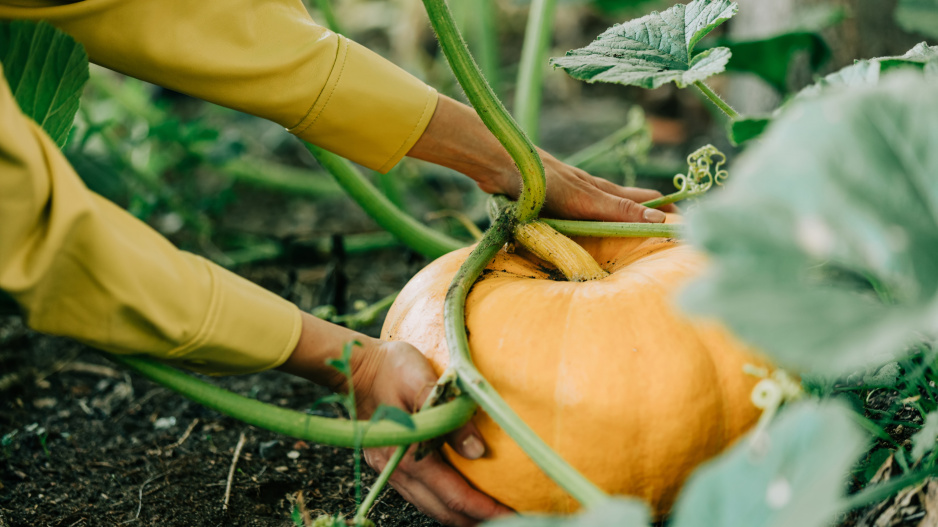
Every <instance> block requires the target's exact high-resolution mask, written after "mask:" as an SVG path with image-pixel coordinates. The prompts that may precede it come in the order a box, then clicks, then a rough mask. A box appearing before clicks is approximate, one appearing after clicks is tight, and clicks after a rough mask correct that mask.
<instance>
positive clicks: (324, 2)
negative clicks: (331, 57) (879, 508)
mask: <svg viewBox="0 0 938 527" xmlns="http://www.w3.org/2000/svg"><path fill="white" fill-rule="evenodd" d="M316 9H319V12H320V13H322V17H323V18H324V19H325V20H324V21H325V23H326V24H325V26H326V27H327V28H329V29H330V30H332V31H334V32H336V33H342V28H341V27H340V26H339V21H338V19H336V17H335V11H334V10H333V9H332V0H316Z"/></svg>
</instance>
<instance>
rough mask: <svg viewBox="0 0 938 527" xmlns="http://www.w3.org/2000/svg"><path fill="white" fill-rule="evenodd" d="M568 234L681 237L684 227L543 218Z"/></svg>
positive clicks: (601, 236) (668, 224)
mask: <svg viewBox="0 0 938 527" xmlns="http://www.w3.org/2000/svg"><path fill="white" fill-rule="evenodd" d="M542 221H543V222H544V223H546V224H548V225H550V226H551V227H553V228H555V229H557V231H559V232H561V233H563V234H566V235H567V236H590V237H595V238H612V237H632V238H680V237H682V235H683V231H684V228H683V226H682V225H680V224H674V223H625V222H600V221H575V220H548V219H545V220H542Z"/></svg>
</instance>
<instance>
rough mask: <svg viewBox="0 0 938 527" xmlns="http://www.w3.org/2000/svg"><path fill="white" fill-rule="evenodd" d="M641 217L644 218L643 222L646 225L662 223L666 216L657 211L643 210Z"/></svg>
mask: <svg viewBox="0 0 938 527" xmlns="http://www.w3.org/2000/svg"><path fill="white" fill-rule="evenodd" d="M642 217H643V218H645V221H647V222H648V223H664V220H665V218H667V217H668V216H667V215H666V214H665V213H663V212H661V211H660V210H658V209H645V212H644V213H643V214H642Z"/></svg>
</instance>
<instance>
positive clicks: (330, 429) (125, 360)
mask: <svg viewBox="0 0 938 527" xmlns="http://www.w3.org/2000/svg"><path fill="white" fill-rule="evenodd" d="M107 357H108V358H109V359H111V360H112V361H114V362H117V363H118V364H121V365H123V366H126V367H128V368H130V369H132V370H134V371H136V372H137V373H139V374H141V375H143V376H144V377H146V378H148V379H150V380H152V381H154V382H157V383H159V384H161V385H163V386H165V387H167V388H169V389H170V390H173V391H176V392H178V393H180V394H182V395H184V396H186V397H188V398H189V399H191V400H193V401H195V402H197V403H199V404H201V405H203V406H206V407H208V408H211V409H213V410H217V411H219V412H221V413H223V414H226V415H229V416H231V417H234V418H235V419H238V420H239V421H243V422H245V423H247V424H249V425H254V426H258V427H261V428H264V429H265V430H270V431H272V432H275V433H278V434H283V435H286V436H290V437H295V438H297V439H303V440H305V441H314V442H317V443H322V444H326V445H333V446H341V447H347V448H354V447H355V432H354V426H353V423H351V422H349V421H346V420H340V419H333V418H329V417H318V416H314V415H309V414H306V413H303V412H297V411H295V410H288V409H286V408H280V407H279V406H274V405H272V404H267V403H262V402H260V401H257V400H255V399H250V398H247V397H243V396H241V395H237V394H235V393H232V392H229V391H228V390H224V389H222V388H219V387H217V386H214V385H211V384H209V383H207V382H205V381H202V380H199V379H197V378H195V377H193V376H191V375H187V374H185V373H183V372H181V371H179V370H176V369H174V368H172V367H170V366H167V365H165V364H162V363H159V362H157V361H155V360H153V359H149V358H143V357H133V356H128V355H111V354H107ZM475 410H476V404H475V403H474V402H472V400H470V399H469V398H466V397H457V398H456V399H454V400H452V401H450V402H448V403H446V404H443V405H440V406H436V407H433V408H430V409H428V410H427V411H425V412H420V413H419V414H416V415H414V418H413V419H414V424H415V425H416V427H415V428H414V430H408V429H407V428H406V427H403V426H401V425H399V424H397V423H394V422H391V421H381V422H378V423H374V424H372V425H368V423H361V424H362V425H364V426H368V431H367V432H365V433H364V434H363V437H362V438H361V443H360V446H361V447H363V448H371V447H378V446H389V445H405V444H411V443H419V442H421V441H426V440H428V439H433V438H435V437H438V436H441V435H443V434H446V433H449V432H452V431H453V430H455V429H457V428H459V427H460V426H462V425H463V424H465V423H466V422H467V421H468V420H469V419H470V418H471V417H472V415H473V413H474V412H475Z"/></svg>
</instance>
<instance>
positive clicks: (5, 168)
mask: <svg viewBox="0 0 938 527" xmlns="http://www.w3.org/2000/svg"><path fill="white" fill-rule="evenodd" d="M0 175H2V177H0V289H3V290H4V291H6V292H7V293H9V294H10V295H11V296H12V297H13V298H14V299H15V300H16V301H17V302H18V303H19V304H20V306H21V307H22V310H23V312H24V314H25V317H26V321H27V322H28V323H29V325H30V327H32V328H34V329H36V330H38V331H43V332H46V333H52V334H57V335H63V336H69V337H72V338H75V339H77V340H80V341H82V342H85V343H87V344H89V345H91V346H94V347H97V348H100V349H104V350H106V351H111V352H114V353H128V354H130V353H145V354H148V355H151V356H154V357H157V358H160V359H163V360H167V361H170V362H174V363H178V364H179V365H180V366H183V367H186V368H188V369H193V370H197V371H201V372H204V373H212V374H227V373H247V372H251V371H258V370H263V369H267V368H271V367H274V366H276V365H278V364H280V363H281V362H283V361H284V360H286V358H287V356H288V354H289V353H290V351H291V350H293V349H294V348H295V344H296V341H297V339H298V338H299V335H300V318H299V317H300V316H299V311H298V309H297V308H296V307H295V306H293V305H292V304H290V303H289V302H287V301H285V300H283V299H281V298H279V297H278V296H276V295H274V294H272V293H270V292H268V291H265V290H263V289H262V288H260V287H258V286H257V285H254V284H252V283H250V282H248V281H246V280H244V279H243V278H240V277H238V276H236V275H234V274H232V273H230V272H229V271H226V270H224V269H221V268H220V267H218V266H216V265H214V264H212V263H211V262H208V261H206V260H204V259H202V258H200V257H198V256H195V255H192V254H188V253H185V252H182V251H179V250H178V249H176V248H175V247H173V246H172V244H170V243H169V242H168V241H167V240H166V239H164V238H163V237H162V236H160V235H159V234H158V233H157V232H156V231H154V230H153V229H151V228H150V227H148V226H147V225H145V224H144V223H142V222H140V221H139V220H137V219H136V218H134V217H133V216H131V215H130V214H129V213H127V212H126V211H124V210H122V209H120V208H119V207H117V206H116V205H114V204H112V203H110V202H108V201H106V200H104V199H103V198H101V197H100V196H97V195H95V194H94V193H92V192H91V191H89V190H88V189H87V188H86V187H85V186H84V185H83V184H82V182H81V180H80V179H79V178H78V176H77V175H76V174H75V172H74V171H73V170H72V168H71V167H70V166H69V165H68V162H67V161H66V160H65V158H64V156H63V155H62V154H61V152H60V151H59V150H58V147H57V146H56V145H55V143H53V142H52V140H51V139H49V137H48V136H47V135H46V134H45V133H44V132H43V131H42V130H41V129H40V128H39V127H38V125H36V124H35V123H34V122H32V121H30V120H29V119H27V118H26V117H25V116H23V115H22V114H21V113H20V111H19V108H18V106H17V104H16V101H15V100H14V99H13V97H12V95H11V94H10V91H9V88H8V86H7V84H6V80H5V79H4V78H3V76H2V75H0Z"/></svg>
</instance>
